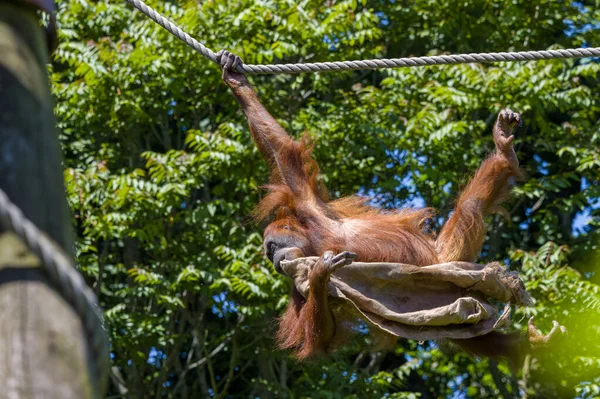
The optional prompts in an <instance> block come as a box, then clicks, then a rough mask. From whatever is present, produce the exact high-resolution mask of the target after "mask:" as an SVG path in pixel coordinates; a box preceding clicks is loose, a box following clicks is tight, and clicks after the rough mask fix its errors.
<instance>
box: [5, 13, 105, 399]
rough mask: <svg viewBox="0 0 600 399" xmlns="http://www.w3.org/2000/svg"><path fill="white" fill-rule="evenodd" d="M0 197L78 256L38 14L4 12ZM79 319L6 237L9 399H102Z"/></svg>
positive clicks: (37, 266)
mask: <svg viewBox="0 0 600 399" xmlns="http://www.w3.org/2000/svg"><path fill="white" fill-rule="evenodd" d="M0 54H1V56H0V188H1V189H2V190H4V191H5V192H6V194H7V195H8V196H9V197H10V198H11V200H12V201H13V202H14V203H15V204H17V205H18V206H19V207H20V208H21V210H22V211H23V213H24V214H25V216H26V217H27V218H29V219H30V220H31V221H32V222H33V223H35V224H36V225H37V226H38V227H39V228H40V229H41V230H43V231H44V232H46V233H47V234H48V235H49V236H50V237H51V238H52V239H53V240H54V241H56V242H57V243H58V244H59V245H61V246H62V247H63V248H64V249H65V251H66V252H67V253H69V254H72V253H73V248H72V245H73V240H72V232H71V226H70V217H69V211H68V208H67V204H66V201H65V191H64V183H63V173H62V165H61V153H60V147H59V143H58V139H57V134H56V130H55V120H54V116H53V106H52V100H51V97H50V91H49V86H48V77H47V71H46V64H47V48H46V38H45V36H44V31H43V28H42V27H41V26H40V23H39V21H38V18H37V17H36V11H35V10H33V9H30V8H25V7H20V6H18V5H17V4H14V3H0ZM88 355H89V353H88V348H87V347H86V340H85V336H84V333H83V328H82V324H81V321H80V319H79V317H78V316H77V315H76V313H75V312H74V310H73V309H72V307H71V306H70V305H69V304H67V303H66V302H65V301H64V300H63V299H62V297H61V296H60V295H59V294H58V293H57V292H55V291H54V290H53V289H52V288H51V287H50V285H49V284H48V282H47V280H46V278H45V275H44V273H43V272H42V269H41V268H40V262H39V260H38V259H37V258H36V257H34V256H33V255H32V254H31V253H30V252H29V251H28V250H27V248H25V246H24V245H23V244H22V243H21V242H20V241H19V239H18V238H17V237H16V236H15V235H13V234H12V233H9V232H6V231H1V232H0V387H2V395H1V396H2V397H4V398H19V399H23V398H45V399H53V398H57V399H58V398H61V399H70V398H83V399H86V398H92V397H100V396H101V394H100V390H99V388H98V387H96V386H94V383H93V379H92V378H91V376H90V370H91V367H90V366H91V363H90V358H89V357H88Z"/></svg>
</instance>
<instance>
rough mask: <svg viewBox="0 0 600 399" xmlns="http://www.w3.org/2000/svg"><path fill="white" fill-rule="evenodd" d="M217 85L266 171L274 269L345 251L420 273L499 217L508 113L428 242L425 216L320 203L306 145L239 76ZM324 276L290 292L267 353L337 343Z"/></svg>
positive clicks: (494, 344) (467, 344)
mask: <svg viewBox="0 0 600 399" xmlns="http://www.w3.org/2000/svg"><path fill="white" fill-rule="evenodd" d="M229 61H230V60H229ZM229 61H227V62H229ZM226 65H229V64H226ZM223 79H224V80H225V82H226V83H227V84H228V85H229V86H230V88H231V89H232V91H233V94H234V95H235V97H236V99H237V100H238V102H239V103H240V105H241V106H242V109H243V111H244V113H245V115H246V117H247V118H248V124H249V126H250V131H251V133H252V138H253V140H254V142H255V143H256V146H257V148H258V150H259V151H260V152H261V154H262V155H263V157H264V158H265V159H266V160H267V162H268V163H269V165H270V166H271V169H272V175H271V182H270V185H269V186H267V187H266V188H267V190H268V192H269V193H268V195H267V196H266V197H265V198H264V199H263V200H262V201H261V202H260V204H259V205H258V207H257V209H256V211H255V217H256V218H257V219H260V220H263V219H266V218H268V217H269V216H274V219H275V220H274V221H273V222H272V223H271V224H270V225H269V226H268V227H267V228H266V229H265V249H266V250H267V253H270V257H271V258H272V260H273V261H274V263H277V262H280V261H281V260H282V259H287V258H282V254H283V255H285V256H286V257H287V255H288V254H289V253H292V252H293V253H294V256H298V255H303V256H321V255H322V254H323V253H324V252H325V251H333V252H338V253H339V252H342V251H351V252H354V253H356V254H357V255H358V260H360V261H364V262H381V261H387V262H401V263H409V264H414V265H422V266H424V265H430V264H435V263H439V262H446V261H452V260H463V261H472V260H474V259H475V258H476V257H477V255H478V253H479V251H480V250H481V246H482V243H483V240H484V238H485V224H484V216H485V215H487V214H490V213H492V212H497V211H499V210H501V208H500V202H501V201H502V200H503V199H504V198H505V197H506V195H507V194H508V191H509V188H510V183H511V181H512V180H514V179H516V178H519V177H520V176H521V172H520V171H519V169H518V166H517V165H516V163H517V159H516V155H515V154H514V151H513V150H512V146H510V142H509V141H508V140H509V135H510V134H511V131H512V128H510V123H513V124H514V123H515V121H517V122H518V119H515V120H512V121H511V120H509V119H510V118H512V117H511V116H510V115H511V114H512V112H511V113H505V114H504V116H502V118H500V117H499V119H498V121H497V123H496V125H495V127H494V140H495V143H496V145H497V146H498V149H499V151H500V152H499V153H496V154H494V155H492V156H491V157H490V158H488V159H487V160H486V161H485V162H484V163H483V164H482V166H481V167H480V169H479V170H478V171H477V172H476V174H475V176H474V178H473V180H472V181H471V183H470V184H469V185H468V186H467V188H466V189H465V191H464V193H463V194H462V195H461V197H460V198H459V200H458V202H457V205H456V209H455V211H454V214H453V215H452V216H451V217H450V219H449V220H448V222H447V223H446V225H445V226H444V227H443V229H442V231H441V232H440V235H439V237H438V238H437V239H435V238H434V237H433V236H432V235H431V234H429V233H428V232H426V231H425V229H424V222H425V220H427V219H428V218H429V217H430V216H431V214H432V212H431V210H430V209H420V210H402V211H382V210H380V209H377V208H374V207H371V206H369V205H368V204H367V202H366V200H365V199H361V198H358V197H347V198H342V199H339V200H336V201H332V202H330V201H329V200H328V197H327V192H326V190H325V189H324V187H323V185H322V184H321V183H320V180H319V178H318V173H319V168H318V165H317V163H316V162H315V161H314V160H312V158H311V155H310V154H311V149H312V145H311V144H310V142H309V140H308V139H307V137H306V136H305V137H304V138H303V139H302V140H300V141H294V140H292V139H291V138H290V137H289V136H288V135H287V133H286V132H285V130H284V129H283V128H282V127H281V126H280V125H279V124H278V123H277V121H276V120H275V119H274V118H273V117H272V116H271V114H269V112H268V111H267V110H266V109H265V108H264V106H263V105H262V104H261V103H260V101H259V99H258V96H257V95H256V92H255V91H254V90H253V88H252V86H251V85H250V84H249V83H248V81H247V79H246V78H245V77H244V75H241V74H237V73H235V72H234V71H232V70H229V69H228V67H226V66H224V69H223ZM507 129H510V131H509V130H507ZM269 251H270V252H269ZM276 267H277V266H276ZM328 273H329V271H328V270H327V268H325V267H321V266H319V267H316V268H315V270H313V272H311V276H309V294H308V298H306V299H304V298H303V297H302V296H301V295H300V293H299V292H298V291H297V290H296V289H295V288H294V290H293V292H292V301H291V302H290V304H289V306H288V308H287V310H286V311H285V313H284V314H283V316H282V317H281V319H280V323H279V331H278V333H277V336H276V339H277V343H278V345H279V347H280V348H283V349H292V350H293V351H294V353H295V355H296V357H297V358H298V359H306V358H309V357H311V356H315V355H317V354H321V353H324V352H326V351H327V350H328V349H329V348H330V347H331V344H332V343H333V342H335V340H336V337H337V336H339V335H340V332H341V329H340V328H339V326H340V324H341V323H340V320H335V318H334V317H333V315H332V314H331V312H330V307H329V299H328V297H327V282H328V278H329V274H328ZM336 324H337V326H336ZM517 341H518V340H517V339H516V338H515V336H513V335H502V334H497V333H493V334H488V335H486V336H483V337H477V338H476V339H473V340H462V341H457V343H458V344H459V345H461V346H462V347H463V348H465V349H466V350H467V351H470V352H472V353H475V354H482V355H486V356H492V357H502V356H508V357H512V358H515V357H516V356H517V355H518V354H519V353H520V348H521V346H520V344H519V343H518V342H517ZM519 342H520V341H519Z"/></svg>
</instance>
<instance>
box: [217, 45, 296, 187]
mask: <svg viewBox="0 0 600 399" xmlns="http://www.w3.org/2000/svg"><path fill="white" fill-rule="evenodd" d="M217 57H218V58H217V60H218V62H219V63H220V65H221V68H223V75H222V77H223V81H224V82H225V83H226V84H227V85H228V86H229V88H230V89H231V91H232V92H233V95H234V96H235V98H236V100H237V101H238V102H239V103H240V105H241V106H242V110H243V111H244V114H245V115H246V118H247V119H248V125H249V126H250V132H251V133H252V139H253V140H254V143H255V144H256V147H257V148H258V150H259V151H260V153H261V154H262V155H263V157H264V158H265V159H266V160H267V162H268V163H269V166H271V168H273V169H274V168H275V167H276V168H277V170H278V171H279V174H280V176H277V180H278V179H280V178H281V179H282V180H283V181H284V182H285V183H286V184H287V185H288V186H290V188H292V189H293V190H294V189H298V188H301V187H304V186H305V183H306V181H307V180H308V179H307V176H306V174H305V173H304V169H303V159H302V152H303V148H302V146H301V144H300V143H298V142H296V141H294V140H292V138H291V137H290V136H289V135H288V134H287V132H286V131H285V129H283V128H282V127H281V125H279V123H277V121H276V120H275V118H273V116H272V115H271V114H270V113H269V111H267V109H266V108H265V107H264V106H263V105H262V103H261V102H260V100H259V98H258V95H257V94H256V91H255V90H254V88H253V87H252V85H251V84H250V82H248V79H247V78H246V76H245V75H244V74H241V73H237V72H235V68H236V67H237V65H238V64H240V63H241V60H240V58H239V57H238V56H236V55H233V54H231V53H229V52H227V51H221V52H219V53H218V54H217Z"/></svg>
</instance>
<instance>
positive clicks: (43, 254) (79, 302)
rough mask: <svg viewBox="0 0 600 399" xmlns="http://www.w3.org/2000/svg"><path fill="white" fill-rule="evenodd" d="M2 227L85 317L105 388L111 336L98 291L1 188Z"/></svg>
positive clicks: (94, 361) (100, 382)
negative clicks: (94, 291)
mask: <svg viewBox="0 0 600 399" xmlns="http://www.w3.org/2000/svg"><path fill="white" fill-rule="evenodd" d="M0 227H1V228H3V229H4V230H7V231H11V232H13V233H15V234H16V235H17V236H19V238H20V239H21V240H22V241H23V243H24V244H25V245H26V246H27V247H28V248H29V250H30V251H31V252H32V253H33V254H35V255H36V256H37V257H38V258H39V259H40V260H41V263H42V268H43V270H44V272H45V273H46V275H47V277H48V279H49V281H50V283H51V284H52V285H53V286H54V288H55V289H56V290H57V292H58V293H59V294H60V295H61V296H62V297H63V298H64V299H65V301H66V302H67V303H69V304H70V305H71V306H72V307H73V309H75V312H76V313H77V315H78V316H79V318H80V319H81V321H82V325H83V329H84V332H85V335H86V339H87V341H88V344H89V348H90V349H91V350H90V352H91V356H92V365H93V368H94V370H93V373H92V375H93V377H95V378H97V380H96V381H97V383H98V388H99V390H102V389H103V387H104V386H105V383H106V380H107V378H108V364H109V363H108V338H107V336H106V332H105V331H104V327H103V325H102V315H101V313H100V310H99V309H98V306H97V305H96V295H94V293H93V292H92V290H91V289H90V288H89V287H88V286H87V284H86V283H85V281H84V279H83V277H81V275H80V274H79V273H78V272H77V270H76V269H75V267H74V265H73V262H72V260H71V259H70V258H69V257H68V256H67V255H66V254H65V253H63V251H62V250H61V249H60V248H59V247H58V246H57V245H56V244H55V243H54V242H53V241H52V240H51V239H50V238H49V237H48V236H46V235H45V234H44V233H43V232H42V231H40V230H39V229H38V228H37V226H36V225H35V224H33V223H32V222H31V221H30V220H29V219H27V218H26V217H25V215H24V214H23V212H21V209H19V207H18V206H17V205H15V204H14V203H13V202H12V201H11V200H10V198H8V196H7V195H6V193H5V192H4V191H2V190H1V189H0Z"/></svg>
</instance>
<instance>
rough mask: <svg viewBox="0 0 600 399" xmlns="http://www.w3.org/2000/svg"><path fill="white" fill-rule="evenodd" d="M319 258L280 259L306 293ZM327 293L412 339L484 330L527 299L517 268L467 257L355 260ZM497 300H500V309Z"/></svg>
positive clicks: (499, 323)
mask: <svg viewBox="0 0 600 399" xmlns="http://www.w3.org/2000/svg"><path fill="white" fill-rule="evenodd" d="M318 259H319V258H318V257H309V258H299V259H295V260H292V261H283V262H282V269H283V272H284V273H285V274H286V275H287V276H289V277H290V278H292V279H293V280H294V284H295V286H296V288H297V289H298V290H299V291H300V293H301V294H302V295H304V296H305V297H307V295H308V274H309V271H310V270H311V268H312V267H313V265H314V264H315V263H316V261H317V260H318ZM329 295H330V296H331V297H334V298H339V299H342V300H343V301H341V302H342V303H343V304H344V306H350V307H351V308H353V309H350V310H354V312H358V314H359V315H361V316H362V317H364V319H365V320H366V321H368V322H370V323H372V324H373V325H374V326H376V327H379V328H380V329H382V330H384V331H387V332H389V333H391V334H393V335H396V336H398V337H403V338H408V339H415V340H437V339H444V338H454V339H464V338H472V337H475V336H478V335H483V334H487V333H489V332H490V331H492V330H495V329H499V328H502V327H505V326H506V325H507V324H508V323H509V318H510V306H509V305H510V304H516V305H527V304H529V303H530V301H531V300H530V297H529V295H528V294H527V291H526V290H525V287H524V286H523V283H522V282H521V280H520V279H519V277H518V276H517V274H516V273H513V272H508V271H506V269H505V268H503V267H502V266H500V265H499V264H498V263H490V264H488V265H479V264H476V263H468V262H450V263H443V264H438V265H433V266H425V267H418V266H413V265H405V264H401V263H361V262H355V263H352V264H351V265H348V266H344V267H342V268H340V269H338V270H337V271H336V272H335V273H334V274H333V275H332V276H331V279H330V282H329ZM338 302H340V301H338ZM498 302H502V303H504V304H505V306H504V310H503V311H498V306H497V305H498Z"/></svg>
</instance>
